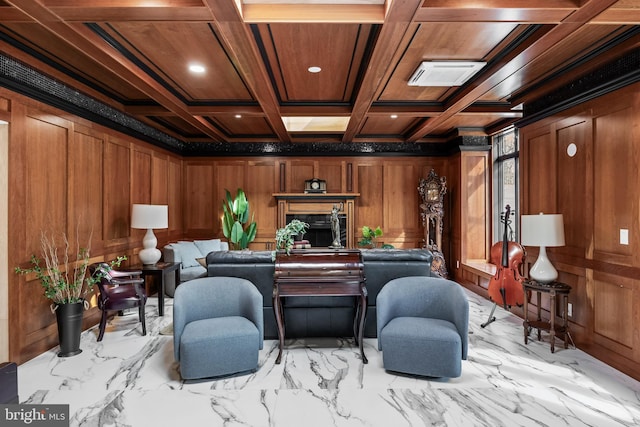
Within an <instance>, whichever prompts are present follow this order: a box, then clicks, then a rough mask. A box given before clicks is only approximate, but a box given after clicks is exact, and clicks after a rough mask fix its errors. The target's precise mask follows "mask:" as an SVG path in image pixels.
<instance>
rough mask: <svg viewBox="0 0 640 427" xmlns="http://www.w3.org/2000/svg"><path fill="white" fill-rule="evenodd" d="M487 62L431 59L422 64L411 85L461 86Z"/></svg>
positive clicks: (410, 81) (412, 78) (411, 80)
mask: <svg viewBox="0 0 640 427" xmlns="http://www.w3.org/2000/svg"><path fill="white" fill-rule="evenodd" d="M485 64H486V62H472V61H430V62H423V63H421V64H420V66H419V67H418V69H417V70H416V72H415V73H413V76H411V79H409V83H408V84H409V86H460V85H462V84H463V83H464V82H466V81H467V80H469V78H470V77H471V76H473V75H474V74H475V73H477V72H478V71H479V70H480V69H481V68H482V67H484V66H485Z"/></svg>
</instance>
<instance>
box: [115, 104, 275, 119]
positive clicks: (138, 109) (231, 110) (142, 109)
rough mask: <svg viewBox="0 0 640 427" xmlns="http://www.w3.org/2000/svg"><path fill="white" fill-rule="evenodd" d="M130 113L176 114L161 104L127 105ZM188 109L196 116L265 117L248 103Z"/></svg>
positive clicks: (150, 114)
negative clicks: (237, 115) (239, 115)
mask: <svg viewBox="0 0 640 427" xmlns="http://www.w3.org/2000/svg"><path fill="white" fill-rule="evenodd" d="M123 109H124V111H126V112H127V113H129V114H133V115H135V116H155V117H168V116H175V113H173V112H172V111H170V110H167V109H166V108H165V107H163V106H161V105H127V106H125V107H124V108H123ZM186 110H187V111H188V112H189V113H190V114H192V115H194V116H214V115H215V116H224V115H229V116H231V115H236V114H241V115H243V116H250V117H251V116H252V117H264V112H263V111H262V108H260V107H259V106H252V105H249V106H246V105H240V106H236V105H213V106H209V105H198V106H187V107H186Z"/></svg>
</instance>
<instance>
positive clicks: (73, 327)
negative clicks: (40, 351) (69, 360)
mask: <svg viewBox="0 0 640 427" xmlns="http://www.w3.org/2000/svg"><path fill="white" fill-rule="evenodd" d="M83 311H84V303H83V302H77V303H72V304H58V308H57V309H56V320H57V321H58V340H59V342H60V352H59V353H58V357H70V356H75V355H76V354H80V353H82V350H81V349H80V334H81V333H82V314H83V313H82V312H83Z"/></svg>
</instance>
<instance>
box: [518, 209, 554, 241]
mask: <svg viewBox="0 0 640 427" xmlns="http://www.w3.org/2000/svg"><path fill="white" fill-rule="evenodd" d="M520 243H522V244H523V245H525V246H545V247H551V246H564V222H563V220H562V214H547V215H545V214H542V213H541V214H539V215H522V232H521V236H520Z"/></svg>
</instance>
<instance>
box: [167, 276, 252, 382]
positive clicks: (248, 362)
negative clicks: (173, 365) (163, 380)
mask: <svg viewBox="0 0 640 427" xmlns="http://www.w3.org/2000/svg"><path fill="white" fill-rule="evenodd" d="M263 322H264V320H263V317H262V295H261V294H260V292H259V291H258V289H257V288H256V287H255V286H254V285H253V283H251V282H249V281H248V280H245V279H240V278H237V277H204V278H200V279H195V280H190V281H188V282H185V283H183V284H181V285H180V286H178V287H177V288H176V292H175V295H174V302H173V345H174V356H175V359H176V361H177V362H179V363H180V375H181V376H182V378H183V379H186V380H188V379H196V378H209V377H218V376H222V375H230V374H235V373H239V372H245V371H252V370H255V369H257V368H258V353H259V350H260V349H262V347H263V343H264V342H263V337H264V324H263Z"/></svg>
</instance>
